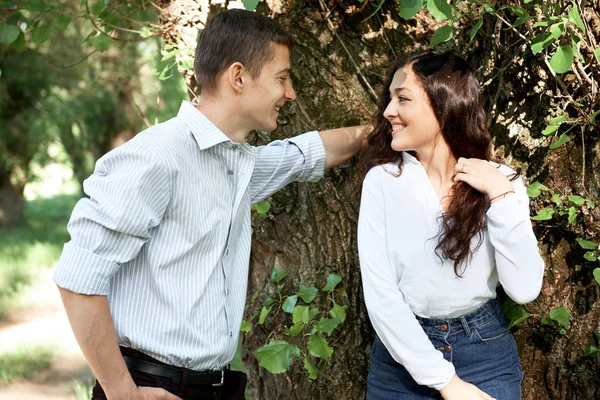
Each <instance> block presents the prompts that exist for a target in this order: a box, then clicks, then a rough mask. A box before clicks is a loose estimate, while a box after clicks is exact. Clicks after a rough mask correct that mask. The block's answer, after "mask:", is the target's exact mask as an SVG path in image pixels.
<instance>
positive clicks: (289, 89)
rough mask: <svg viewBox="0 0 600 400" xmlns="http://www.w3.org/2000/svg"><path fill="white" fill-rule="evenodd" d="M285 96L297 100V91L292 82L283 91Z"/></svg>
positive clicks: (290, 99)
mask: <svg viewBox="0 0 600 400" xmlns="http://www.w3.org/2000/svg"><path fill="white" fill-rule="evenodd" d="M283 96H284V97H285V99H286V100H289V101H294V100H296V92H295V91H294V87H293V86H292V83H291V82H290V84H289V85H288V86H287V87H286V88H285V92H284V93H283Z"/></svg>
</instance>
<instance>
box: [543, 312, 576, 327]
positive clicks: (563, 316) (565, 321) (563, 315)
mask: <svg viewBox="0 0 600 400" xmlns="http://www.w3.org/2000/svg"><path fill="white" fill-rule="evenodd" d="M548 316H549V317H550V319H552V320H554V321H556V322H558V323H559V324H561V325H562V326H564V328H565V329H569V318H570V316H571V315H570V314H569V310H567V309H566V308H564V307H560V308H555V309H554V310H550V312H549V313H548Z"/></svg>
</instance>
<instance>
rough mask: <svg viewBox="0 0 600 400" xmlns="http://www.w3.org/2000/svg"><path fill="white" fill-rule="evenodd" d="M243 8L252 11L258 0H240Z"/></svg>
mask: <svg viewBox="0 0 600 400" xmlns="http://www.w3.org/2000/svg"><path fill="white" fill-rule="evenodd" d="M242 2H243V3H244V8H245V9H246V10H248V11H254V9H255V8H256V6H257V5H258V3H259V2H260V0H242Z"/></svg>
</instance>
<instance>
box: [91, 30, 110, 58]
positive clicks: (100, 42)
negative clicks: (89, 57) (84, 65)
mask: <svg viewBox="0 0 600 400" xmlns="http://www.w3.org/2000/svg"><path fill="white" fill-rule="evenodd" d="M111 43H112V38H111V37H110V36H107V35H105V34H100V35H98V36H96V37H95V38H94V40H92V46H94V47H95V48H96V50H98V51H99V52H100V53H102V52H105V51H106V50H108V48H109V47H110V44H111Z"/></svg>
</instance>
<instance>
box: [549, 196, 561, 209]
mask: <svg viewBox="0 0 600 400" xmlns="http://www.w3.org/2000/svg"><path fill="white" fill-rule="evenodd" d="M550 200H552V202H553V203H554V204H556V205H557V206H560V205H561V204H562V200H561V199H560V196H559V195H557V194H556V193H554V194H553V195H552V198H551V199H550Z"/></svg>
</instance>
